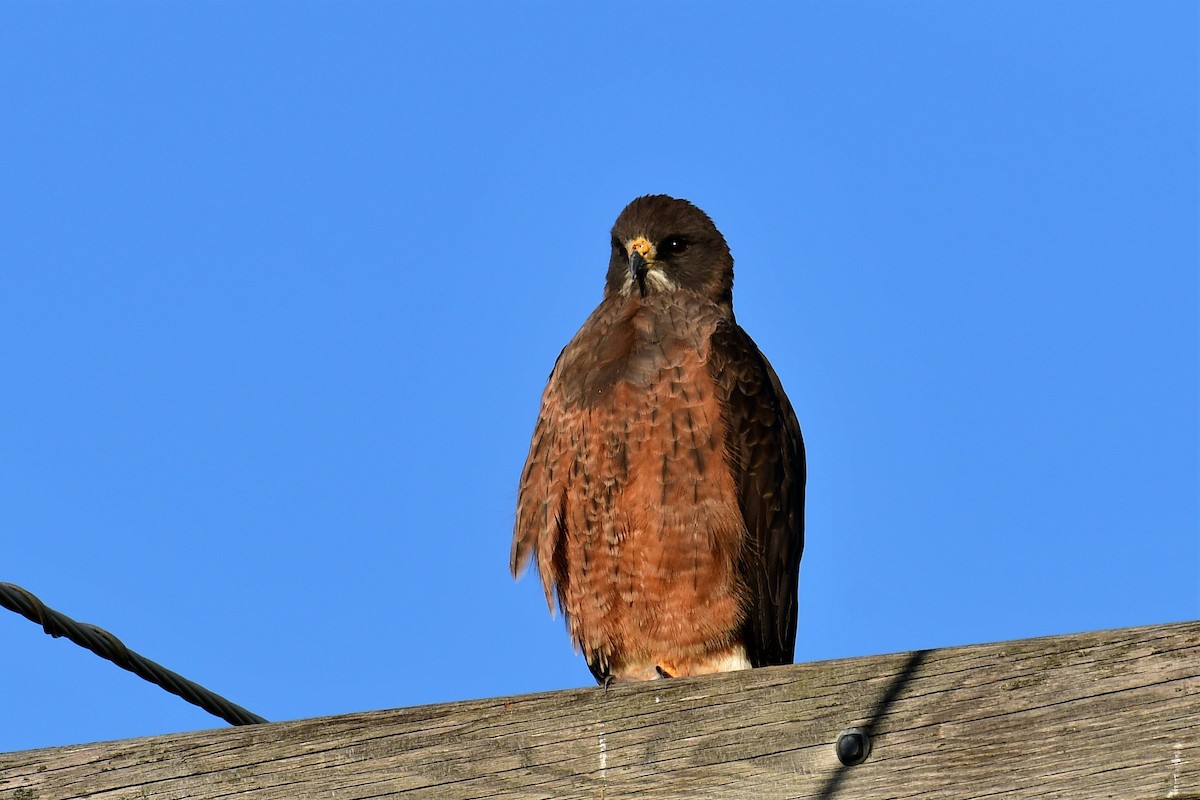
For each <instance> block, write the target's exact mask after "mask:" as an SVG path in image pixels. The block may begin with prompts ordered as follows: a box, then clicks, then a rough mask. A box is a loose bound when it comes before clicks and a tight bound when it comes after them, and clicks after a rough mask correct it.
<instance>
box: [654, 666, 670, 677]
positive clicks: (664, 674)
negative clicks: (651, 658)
mask: <svg viewBox="0 0 1200 800" xmlns="http://www.w3.org/2000/svg"><path fill="white" fill-rule="evenodd" d="M654 671H655V672H657V673H658V677H660V678H673V677H674V676H673V675H672V674H671V673H669V672H667V671H666V670H665V669H663V668H662V667H661V666H658V665H655V667H654Z"/></svg>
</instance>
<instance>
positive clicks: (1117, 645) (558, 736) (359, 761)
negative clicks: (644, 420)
mask: <svg viewBox="0 0 1200 800" xmlns="http://www.w3.org/2000/svg"><path fill="white" fill-rule="evenodd" d="M851 726H858V727H862V728H865V729H868V730H869V731H870V732H871V733H872V738H873V740H874V745H873V749H872V752H871V755H870V757H869V758H868V759H867V760H866V761H865V763H862V764H860V765H858V766H853V767H845V766H843V765H842V764H841V763H840V762H839V761H838V759H837V757H836V755H835V752H834V742H835V740H836V738H837V736H838V733H839V732H840V731H842V730H844V729H846V728H849V727H851ZM1198 731H1200V622H1187V623H1178V624H1173V625H1161V626H1154V627H1146V628H1131V629H1126V630H1117V631H1101V632H1094V633H1084V634H1076V635H1071V636H1059V637H1050V638H1045V639H1029V640H1022V641H1013V642H1001V643H997V644H987V645H975V646H970V647H957V648H946V649H939V650H926V651H919V652H915V653H910V654H897V655H885V656H870V657H865V658H856V659H848V660H844V661H827V662H820V663H812V664H798V665H795V666H789V667H770V668H766V669H758V670H747V671H744V672H737V673H728V674H725V675H715V676H707V677H701V678H685V679H672V680H667V681H654V682H651V683H647V684H625V685H616V686H614V687H612V688H611V689H610V690H609V691H608V692H607V694H606V693H605V692H604V691H603V690H601V689H596V688H588V689H580V690H570V691H563V692H552V693H547V694H538V695H526V696H521V697H509V698H496V699H488V700H473V701H468V702H463V703H451V704H446V705H439V706H423V707H417V708H407V709H397V710H393V711H376V712H370V713H363V714H348V715H344V716H338V717H329V718H325V719H311V720H298V721H295V722H281V723H274V724H269V725H257V726H249V727H242V728H230V729H222V730H215V731H201V732H195V733H185V734H175V735H170V736H159V737H153V738H147V739H134V740H128V741H120V742H107V743H101V744H91V745H77V746H71V747H62V748H54V749H47V750H32V751H26V752H20V753H8V754H2V755H0V800H10V799H11V800H50V799H51V798H69V797H81V796H93V795H95V796H102V797H103V798H105V799H106V800H118V798H135V797H136V798H143V797H154V798H168V799H170V798H196V799H197V800H204V799H206V798H218V797H229V796H231V795H237V796H239V797H241V798H246V799H247V800H251V799H252V800H262V799H267V798H280V799H282V798H317V797H321V798H379V797H391V796H402V797H411V798H464V799H465V798H482V797H505V798H606V799H607V798H626V797H630V798H632V797H638V798H717V799H720V798H753V799H754V800H772V799H773V798H855V800H874V799H875V798H913V797H935V798H979V797H985V796H986V797H988V798H1039V799H1040V798H1070V799H1071V800H1081V799H1086V798H1122V800H1141V798H1164V800H1187V798H1191V799H1192V800H1200V781H1198V780H1197V764H1198V763H1200V733H1198Z"/></svg>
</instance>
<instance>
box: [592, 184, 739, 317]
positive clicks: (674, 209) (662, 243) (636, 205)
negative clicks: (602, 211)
mask: <svg viewBox="0 0 1200 800" xmlns="http://www.w3.org/2000/svg"><path fill="white" fill-rule="evenodd" d="M681 289H682V290H689V291H693V292H697V293H698V294H701V295H703V296H704V297H706V298H708V299H709V300H712V301H713V302H714V303H718V304H720V305H723V306H726V307H729V308H732V305H733V256H732V255H730V253H729V245H727V244H725V237H724V236H722V235H721V232H720V231H719V230H717V226H716V225H713V221H712V220H711V219H709V218H708V215H707V214H705V213H704V212H703V211H701V210H700V209H698V208H696V207H695V206H694V205H692V204H691V203H689V202H688V201H687V200H677V199H676V198H674V197H668V196H666V195H665V194H651V195H646V196H645V197H639V198H638V199H636V200H634V201H633V202H632V203H630V204H629V205H627V206H625V210H624V211H622V212H621V215H620V216H619V217H617V221H616V223H614V224H613V229H612V256H611V258H610V259H609V262H608V280H607V282H606V283H605V286H604V294H605V296H606V297H607V296H611V295H613V294H622V295H630V294H638V295H640V296H642V297H645V296H647V295H649V294H652V293H654V292H670V291H677V290H681Z"/></svg>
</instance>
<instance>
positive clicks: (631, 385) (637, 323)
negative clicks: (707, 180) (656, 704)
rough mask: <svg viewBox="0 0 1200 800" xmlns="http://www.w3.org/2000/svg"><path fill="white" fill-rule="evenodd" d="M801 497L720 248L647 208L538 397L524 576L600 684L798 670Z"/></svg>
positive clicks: (653, 206) (709, 236) (793, 452)
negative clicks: (534, 578)
mask: <svg viewBox="0 0 1200 800" xmlns="http://www.w3.org/2000/svg"><path fill="white" fill-rule="evenodd" d="M804 482H805V462H804V442H803V439H802V438H801V435H800V426H799V424H798V423H797V422H796V416H795V414H794V413H793V411H792V406H791V403H789V402H788V398H787V396H786V395H785V394H784V393H783V387H782V386H781V385H780V383H779V378H778V377H777V376H776V375H775V371H774V370H773V369H772V368H771V365H770V364H769V363H768V362H767V359H766V358H764V357H763V355H762V353H760V352H759V350H758V347H757V346H755V344H754V342H753V341H752V340H751V339H750V337H749V336H748V335H747V334H746V332H745V331H743V330H742V329H741V328H740V327H739V326H738V324H737V322H736V321H735V320H734V316H733V256H732V255H731V254H730V252H729V246H728V245H727V244H726V243H725V238H724V237H723V236H722V235H721V233H720V231H718V230H717V228H716V226H715V225H714V224H713V222H712V220H711V219H709V217H708V215H707V214H705V213H704V212H703V211H701V210H700V209H699V208H697V207H696V206H694V205H692V204H691V203H689V202H688V201H686V200H679V199H676V198H673V197H667V196H665V195H648V196H645V197H639V198H637V199H636V200H634V201H633V202H632V203H630V204H629V205H628V206H627V207H626V208H625V210H624V211H622V212H621V215H620V216H619V217H617V221H616V223H615V224H614V225H613V228H612V253H611V255H610V257H609V262H608V275H607V279H606V281H605V285H604V299H603V300H602V301H601V302H600V305H599V306H597V307H596V310H595V311H593V312H592V314H591V316H589V317H588V318H587V321H586V322H584V323H583V327H582V328H580V329H579V332H578V333H576V334H575V337H574V338H573V339H571V341H570V343H569V344H567V346H566V347H565V348H563V351H562V352H561V353H560V354H559V356H558V360H557V362H555V364H554V369H553V370H552V371H551V373H550V380H549V382H548V383H547V385H546V389H545V391H544V393H543V394H542V403H541V410H540V411H539V413H538V417H537V423H536V425H535V426H534V431H533V441H532V442H531V444H530V446H529V456H528V458H527V460H526V462H525V467H524V469H523V471H522V473H521V483H520V488H519V492H518V496H517V514H516V525H515V530H514V533H513V542H512V556H511V559H510V564H509V566H510V568H511V570H512V573H513V576H514V577H518V576H519V575H520V573H521V570H522V569H523V567H524V566H525V564H526V563H527V562H528V561H529V560H530V559H534V560H535V561H536V563H537V569H538V572H539V574H540V576H541V581H542V588H543V589H544V591H545V593H546V602H547V604H548V605H549V606H550V613H551V614H554V604H555V600H556V599H557V603H558V607H559V608H560V609H561V610H562V613H563V617H564V619H565V621H566V625H567V630H568V632H569V634H570V636H571V639H572V640H573V642H574V644H575V646H576V647H577V648H578V649H579V650H580V651H582V653H583V655H584V657H585V658H586V659H587V664H588V668H589V669H590V670H591V672H592V675H594V676H595V678H596V680H597V681H598V682H600V683H602V684H604V685H607V684H608V683H609V682H610V681H613V680H641V679H651V678H659V677H672V676H684V675H700V674H705V673H710V672H725V671H729V670H735V669H745V668H748V667H761V666H766V665H770V664H790V663H791V662H792V656H793V653H794V649H795V641H796V587H797V581H798V576H799V569H800V553H801V551H802V549H803V546H804Z"/></svg>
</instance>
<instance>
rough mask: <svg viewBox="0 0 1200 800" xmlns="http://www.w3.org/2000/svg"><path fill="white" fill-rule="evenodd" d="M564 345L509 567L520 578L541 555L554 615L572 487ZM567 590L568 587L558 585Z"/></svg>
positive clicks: (524, 487)
mask: <svg viewBox="0 0 1200 800" xmlns="http://www.w3.org/2000/svg"><path fill="white" fill-rule="evenodd" d="M569 347H570V345H568V347H567V348H564V349H563V351H562V353H559V356H558V359H557V360H556V361H555V362H554V368H553V369H552V370H551V371H550V379H549V381H548V382H547V383H546V389H545V391H544V392H543V393H542V403H541V407H540V408H539V409H538V418H537V422H536V423H535V425H534V428H533V438H532V440H531V441H530V443H529V455H528V457H527V458H526V460H525V468H524V469H523V470H522V471H521V483H520V487H519V489H518V493H517V518H516V524H515V526H514V530H513V541H512V551H511V553H510V556H509V569H510V570H512V574H513V577H514V578H515V577H517V576H518V575H519V574H520V572H521V570H522V569H523V568H524V567H525V563H526V562H527V561H528V560H529V558H530V557H531V556H534V555H536V558H537V567H538V574H539V577H540V578H541V581H542V589H543V591H544V592H545V593H546V604H547V605H548V606H549V607H550V613H551V614H553V613H554V589H555V583H556V579H557V578H559V576H558V575H556V570H555V569H554V567H553V564H552V563H551V561H552V559H553V558H554V555H555V554H556V553H557V552H558V547H557V544H558V542H557V539H558V537H559V536H560V535H561V533H562V530H561V526H562V501H563V496H564V493H565V491H566V479H567V469H565V468H560V462H561V461H562V460H563V457H564V455H565V453H564V448H563V446H562V440H561V439H560V437H559V435H558V429H557V426H558V425H559V424H561V419H562V417H563V414H564V408H563V402H562V395H561V392H559V391H558V388H557V383H556V381H555V379H554V378H555V374H556V373H557V371H558V365H559V362H561V361H562V358H563V353H566V352H567V349H568V348H569ZM558 589H559V591H560V592H561V591H562V587H561V586H559V587H558Z"/></svg>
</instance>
